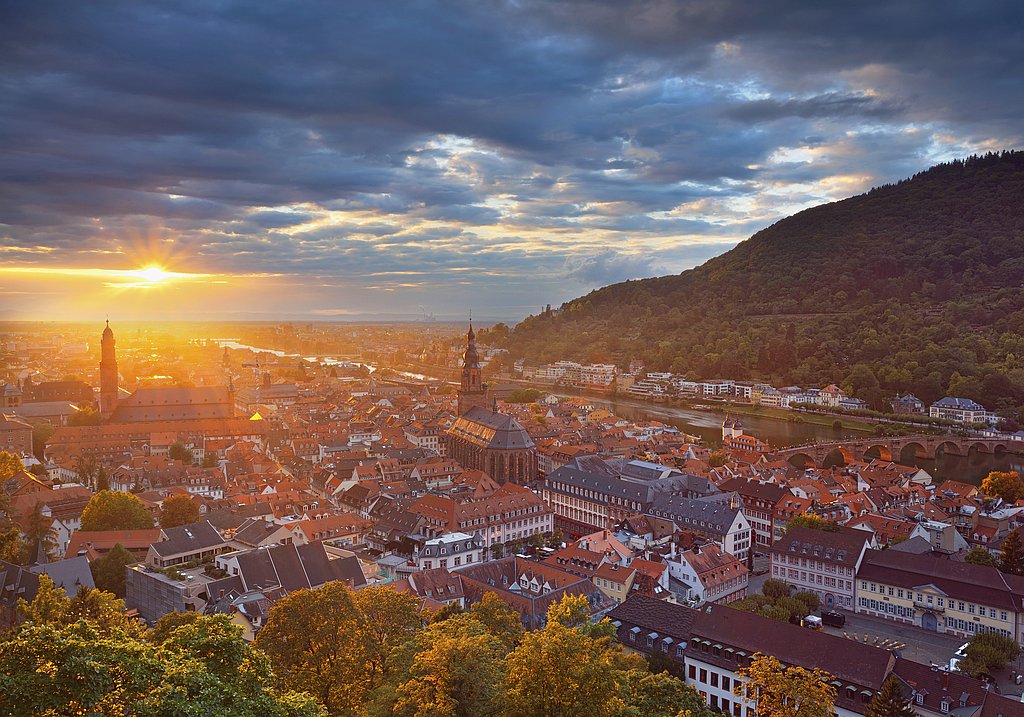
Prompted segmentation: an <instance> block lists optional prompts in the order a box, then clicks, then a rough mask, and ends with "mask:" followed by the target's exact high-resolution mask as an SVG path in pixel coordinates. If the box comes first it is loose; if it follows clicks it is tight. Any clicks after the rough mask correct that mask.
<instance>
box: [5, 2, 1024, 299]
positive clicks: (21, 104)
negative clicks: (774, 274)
mask: <svg viewBox="0 0 1024 717" xmlns="http://www.w3.org/2000/svg"><path fill="white" fill-rule="evenodd" d="M1022 26H1024V10H1022V9H1021V6H1020V5H1019V4H1017V3H1012V2H1007V1H1002V2H996V1H988V2H986V1H985V0H979V1H978V2H972V3H962V2H942V1H939V2H934V1H931V2H926V1H924V0H917V1H914V2H910V1H908V0H888V1H886V2H864V3H845V4H835V3H807V2H803V1H801V0H788V1H783V0H776V1H766V2H754V1H752V0H751V1H745V2H741V1H740V0H717V1H716V2H709V1H708V0H677V1H670V0H643V1H641V0H636V1H635V2H630V1H629V0H606V1H604V2H599V1H597V0H539V1H533V0H519V1H517V2H499V1H497V0H495V1H494V2H479V1H474V2H470V1H469V0H465V1H461V0H453V1H451V2H430V1H429V0H427V1H424V2H416V3H379V2H329V1H327V0H323V1H322V2H315V1H310V2H303V3H290V2H284V1H283V0H266V1H265V2H256V3H253V2H242V1H241V0H234V1H232V0H228V1H227V2H221V3H209V2H203V1H200V0H192V1H180V2H148V3H137V2H129V1H128V0H121V1H117V0H112V1H111V2H106V3H101V4H95V3H81V2H75V1H73V0H66V1H65V2H51V3H45V4H41V3H4V4H3V5H2V6H0V152H2V153H3V161H2V163H0V315H9V316H18V317H27V316H30V315H41V316H46V317H58V316H60V317H66V316H72V315H74V316H75V317H76V318H78V317H84V316H85V314H87V313H91V312H100V313H103V314H105V313H108V312H110V313H114V312H116V311H128V312H135V313H136V314H139V315H142V314H147V315H153V316H156V317H160V316H166V317H170V316H175V317H188V316H195V317H213V316H231V315H267V316H269V315H281V316H301V315H318V316H344V315H348V314H351V313H362V312H381V313H389V314H395V313H409V314H416V313H418V309H417V306H419V305H422V306H425V307H426V308H427V309H428V310H429V311H431V312H433V313H435V314H437V315H453V314H461V313H463V312H464V310H465V309H466V307H468V306H473V307H474V308H475V309H476V310H477V313H478V315H493V316H499V317H502V318H509V319H516V318H519V317H521V316H522V315H524V314H525V313H528V312H530V311H534V310H535V309H536V307H538V306H540V305H543V304H545V303H551V304H558V303H560V302H561V301H563V300H565V299H568V298H571V297H573V296H576V295H579V294H581V293H585V292H586V291H589V290H590V289H592V288H595V287H597V286H600V285H602V284H605V283H609V282H614V281H620V280H625V279H631V278H638V277H644V276H651V275H654V274H657V273H666V272H677V271H682V270H684V269H686V268H689V267H691V266H693V265H695V264H698V263H700V262H701V261H703V260H705V259H707V258H709V257H711V256H714V255H715V254H718V253H721V252H722V251H724V250H725V249H727V248H729V247H730V246H732V245H733V244H735V243H736V242H738V241H741V240H742V239H744V238H745V237H746V236H749V235H750V234H751V233H752V232H754V231H756V230H757V229H760V228H762V227H764V226H766V225H768V224H770V223H772V222H773V221H776V220H777V219H779V218H780V217H781V216H784V215H786V214H789V213H792V212H794V211H799V210H800V209H803V208H806V207H808V206H812V205H814V204H818V203H821V202H824V201H830V200H832V199H837V198H841V197H845V196H849V195H851V194H855V193H858V192H861V191H863V190H865V189H867V188H869V187H870V186H872V185H873V184H879V183H884V182H889V181H893V180H896V179H899V178H901V177H904V176H908V175H910V174H913V173H914V172H917V171H920V170H922V169H924V168H926V167H927V166H929V165H930V164H933V163H935V162H937V161H942V160H945V159H950V158H952V157H956V156H962V155H964V154H969V153H972V152H979V151H988V150H995V149H1003V148H1010V147H1019V146H1020V145H1021V143H1022V141H1024V138H1022V135H1021V129H1020V121H1019V118H1020V116H1021V115H1022V114H1024V79H1022V75H1021V73H1020V69H1019V68H1020V67H1021V66H1022V65H1024V41H1022V37H1021V33H1020V28H1021V27H1022ZM151 264H158V265H161V266H166V267H168V268H169V269H170V270H173V271H175V272H178V279H174V277H172V280H170V281H167V282H163V283H161V285H160V286H159V287H156V286H151V285H149V284H146V283H145V282H142V283H140V282H135V284H132V282H130V281H128V282H121V283H120V284H118V282H116V281H115V282H111V281H109V280H104V279H103V277H104V276H106V274H104V272H110V271H113V272H118V271H130V270H135V269H139V268H140V267H145V266H148V265H151ZM29 270H31V271H29ZM37 270H39V271H37ZM46 270H50V277H47V276H46V275H45V272H46ZM80 270H87V271H80ZM40 272H42V273H40ZM69 272H70V273H69ZM76 272H77V273H76ZM184 277H188V278H187V280H186V279H185V278H184ZM54 283H56V284H59V285H58V286H53V284H54ZM132 290H135V291H136V294H137V295H136V296H134V297H133V301H131V302H125V301H124V300H123V295H124V292H126V291H132ZM33 293H35V294H36V295H37V296H38V300H37V301H35V302H31V303H28V302H26V300H25V296H28V295H32V294H33ZM126 318H127V317H126Z"/></svg>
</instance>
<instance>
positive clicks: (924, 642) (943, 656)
mask: <svg viewBox="0 0 1024 717" xmlns="http://www.w3.org/2000/svg"><path fill="white" fill-rule="evenodd" d="M842 612H843V614H844V615H846V625H844V626H843V627H841V628H836V627H825V632H828V633H830V634H832V635H839V636H840V637H847V638H850V639H856V640H858V641H860V642H867V643H868V644H872V645H875V644H877V645H879V646H882V647H893V646H894V645H905V647H897V648H895V649H897V650H898V651H899V653H900V655H901V656H903V657H905V658H907V659H908V660H913V661H914V662H920V663H922V664H925V665H929V664H933V663H934V664H937V665H945V666H948V665H949V658H950V657H952V656H953V653H954V652H956V649H957V648H958V647H960V645H962V644H964V643H965V642H967V640H965V639H964V638H962V637H955V636H951V635H944V634H941V633H938V632H927V631H925V630H922V629H921V628H919V627H914V626H912V625H905V624H903V623H898V622H892V621H890V620H883V619H882V618H877V617H869V616H867V615H857V614H854V613H851V612H846V611H842Z"/></svg>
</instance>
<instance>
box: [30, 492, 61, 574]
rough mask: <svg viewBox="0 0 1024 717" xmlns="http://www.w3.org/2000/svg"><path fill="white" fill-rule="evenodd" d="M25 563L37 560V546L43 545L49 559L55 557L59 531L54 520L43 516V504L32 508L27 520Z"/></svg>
mask: <svg viewBox="0 0 1024 717" xmlns="http://www.w3.org/2000/svg"><path fill="white" fill-rule="evenodd" d="M24 533H25V563H26V564H28V563H30V562H32V561H33V560H34V559H35V554H36V546H38V545H42V546H43V550H44V551H45V553H46V555H47V557H48V558H52V557H55V554H56V550H57V529H56V528H54V527H53V520H52V519H51V518H48V517H47V516H46V515H44V514H43V505H42V503H36V504H35V505H34V506H32V509H31V510H30V511H29V513H28V516H26V518H25V528H24Z"/></svg>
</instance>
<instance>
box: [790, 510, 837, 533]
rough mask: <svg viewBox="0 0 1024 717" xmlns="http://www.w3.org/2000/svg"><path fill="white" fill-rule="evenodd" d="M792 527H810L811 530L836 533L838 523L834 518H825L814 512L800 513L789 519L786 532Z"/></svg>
mask: <svg viewBox="0 0 1024 717" xmlns="http://www.w3.org/2000/svg"><path fill="white" fill-rule="evenodd" d="M792 528H810V529H811V530H824V531H825V532H826V533H838V532H839V523H837V522H835V521H834V520H825V519H824V518H822V517H821V516H820V515H815V514H814V513H801V514H800V515H794V516H793V517H792V518H790V519H789V523H788V524H787V525H786V532H787V533H788V532H789V531H790V529H792Z"/></svg>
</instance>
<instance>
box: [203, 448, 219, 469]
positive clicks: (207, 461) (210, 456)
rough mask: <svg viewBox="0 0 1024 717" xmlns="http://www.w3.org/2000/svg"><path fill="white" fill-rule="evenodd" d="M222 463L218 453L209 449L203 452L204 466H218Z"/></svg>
mask: <svg viewBox="0 0 1024 717" xmlns="http://www.w3.org/2000/svg"><path fill="white" fill-rule="evenodd" d="M219 464H220V459H218V458H217V454H216V453H214V452H213V451H208V452H207V453H204V454H203V462H202V464H201V465H202V467H203V468H216V467H217V466H218V465H219Z"/></svg>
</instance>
